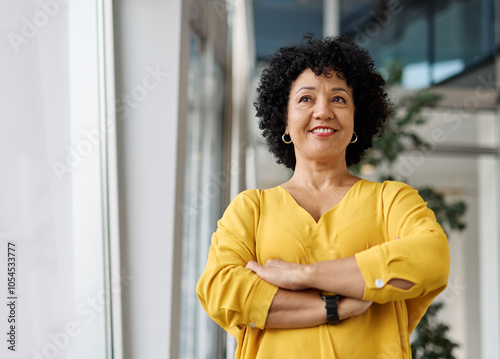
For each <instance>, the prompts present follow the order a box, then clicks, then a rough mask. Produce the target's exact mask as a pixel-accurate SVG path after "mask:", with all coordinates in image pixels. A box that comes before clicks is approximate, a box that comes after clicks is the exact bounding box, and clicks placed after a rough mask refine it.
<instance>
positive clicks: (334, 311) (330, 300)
mask: <svg viewBox="0 0 500 359" xmlns="http://www.w3.org/2000/svg"><path fill="white" fill-rule="evenodd" d="M321 298H323V300H324V301H325V303H326V305H325V308H326V323H327V324H338V323H339V322H340V319H339V310H338V304H339V303H338V300H339V298H340V296H339V295H322V296H321Z"/></svg>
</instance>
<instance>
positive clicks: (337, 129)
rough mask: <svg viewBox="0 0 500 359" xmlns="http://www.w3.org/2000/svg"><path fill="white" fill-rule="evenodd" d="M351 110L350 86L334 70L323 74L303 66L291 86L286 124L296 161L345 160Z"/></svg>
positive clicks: (351, 127)
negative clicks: (318, 74) (302, 70)
mask: <svg viewBox="0 0 500 359" xmlns="http://www.w3.org/2000/svg"><path fill="white" fill-rule="evenodd" d="M354 112H355V108H354V99H353V94H352V89H351V88H350V87H349V86H347V82H346V81H345V80H344V79H340V78H339V77H338V76H337V75H336V72H334V71H333V72H332V76H331V77H325V76H324V75H321V76H316V75H315V74H314V72H313V71H312V70H311V69H306V70H304V72H302V73H301V74H300V75H299V77H297V79H296V80H295V82H294V83H293V84H292V88H291V90H290V95H289V100H288V113H287V126H286V133H289V134H290V137H291V139H292V141H293V145H294V149H295V156H296V159H297V164H300V163H301V162H302V161H317V162H321V163H325V162H332V161H335V162H338V161H341V162H342V161H344V162H345V152H346V148H347V146H348V145H349V142H350V141H351V139H352V135H353V131H354Z"/></svg>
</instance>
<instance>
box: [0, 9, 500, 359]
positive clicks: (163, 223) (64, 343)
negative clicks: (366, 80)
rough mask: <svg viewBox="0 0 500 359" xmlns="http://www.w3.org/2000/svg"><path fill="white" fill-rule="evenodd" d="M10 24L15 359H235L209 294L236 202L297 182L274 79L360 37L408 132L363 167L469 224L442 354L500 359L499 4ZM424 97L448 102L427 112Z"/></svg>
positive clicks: (113, 13) (9, 195)
mask: <svg viewBox="0 0 500 359" xmlns="http://www.w3.org/2000/svg"><path fill="white" fill-rule="evenodd" d="M0 10H1V11H0V19H1V21H0V29H1V33H2V34H3V37H2V41H1V42H0V59H1V61H2V66H1V69H0V72H1V79H2V84H3V85H2V86H1V87H0V94H1V95H0V101H1V102H0V103H1V106H0V111H1V115H0V116H1V120H0V136H1V140H0V156H1V164H2V167H1V168H2V172H1V173H2V175H1V176H0V271H3V273H0V283H1V284H0V288H4V289H1V290H0V293H2V294H1V301H2V302H5V303H9V301H10V299H9V300H8V299H7V298H8V297H9V296H12V294H9V292H8V291H7V289H8V288H10V287H8V283H11V282H12V281H10V282H8V278H9V273H10V272H8V268H11V267H8V266H7V263H11V262H10V261H9V260H8V258H11V257H8V256H9V253H10V252H9V248H12V246H15V248H16V253H15V255H16V256H15V264H16V270H15V274H13V275H10V278H12V277H14V278H15V285H16V286H15V293H14V295H15V298H16V299H15V301H16V308H15V311H14V315H15V320H16V321H15V323H14V324H15V333H16V334H15V340H14V343H15V351H13V350H12V349H8V347H9V346H11V345H12V344H9V343H7V340H9V339H10V337H9V335H8V334H7V333H8V332H9V331H10V330H11V328H10V325H12V322H10V323H9V322H8V320H9V315H12V312H11V310H10V308H9V307H7V305H5V304H2V305H0V328H1V330H0V333H2V334H0V339H1V340H0V343H3V344H2V346H1V347H0V353H1V355H0V357H2V358H34V359H40V358H45V359H51V358H70V359H80V358H85V359H87V358H93V359H100V358H103V359H104V358H106V359H111V358H116V359H122V358H125V359H131V358H134V359H136V358H139V359H142V358H148V359H149V358H152V359H155V358H197V359H198V358H214V359H215V358H217V359H218V358H232V357H233V353H234V342H233V340H232V338H230V337H227V336H226V335H225V333H224V332H223V331H222V330H221V329H220V328H218V326H217V325H216V324H215V323H214V322H212V321H211V320H210V319H209V318H208V317H207V316H206V314H205V313H204V311H203V309H202V308H201V306H200V305H199V303H198V300H197V298H196V294H195V285H196V282H197V279H198V278H199V276H200V274H201V272H202V271H203V269H204V266H205V261H206V256H207V252H208V247H209V244H210V237H211V234H212V233H213V231H214V230H215V228H216V223H217V220H218V219H219V218H220V217H221V215H222V213H223V211H224V209H225V207H226V206H227V204H228V203H229V201H230V200H231V198H233V197H234V196H235V195H236V194H237V193H239V192H240V191H242V190H244V189H247V188H261V189H265V188H270V187H274V186H276V185H279V184H280V183H282V182H284V181H286V180H287V179H288V178H289V177H290V175H291V173H290V172H289V171H288V170H286V169H285V168H284V167H280V166H278V165H276V164H275V160H274V158H273V157H272V155H271V154H270V153H269V152H268V151H267V148H266V145H265V143H264V141H263V140H262V139H261V137H260V133H259V129H258V125H257V119H256V118H255V110H254V107H253V102H254V101H255V88H256V86H257V84H258V81H259V74H260V72H261V71H262V68H263V67H264V66H265V65H266V61H267V60H268V58H269V56H270V55H271V54H272V53H273V52H274V51H276V50H277V49H278V48H279V47H280V46H283V45H287V44H290V43H293V42H298V41H300V40H301V39H302V36H303V35H304V34H306V33H312V34H314V35H315V36H316V37H324V36H332V35H337V34H340V33H343V34H347V35H350V36H351V37H353V38H354V40H355V41H356V42H357V43H358V44H359V45H360V46H362V47H365V48H367V49H368V50H369V51H370V52H371V54H372V55H373V57H374V59H375V63H376V66H377V68H378V69H379V71H380V72H381V73H382V74H384V76H386V78H387V79H388V80H390V86H389V87H388V90H389V92H390V94H391V98H392V99H393V101H394V102H395V104H396V105H397V106H398V107H397V108H398V111H397V116H400V117H399V118H400V119H401V118H403V120H400V121H399V122H395V123H398V125H397V126H396V127H394V128H393V129H392V130H393V131H395V132H394V133H397V134H398V136H396V137H395V139H394V140H393V143H397V144H398V146H399V145H400V146H399V147H397V148H396V150H397V151H396V152H397V156H396V158H394V159H391V158H389V157H390V154H387V153H386V152H384V151H383V150H380V151H379V152H376V153H375V154H374V157H373V158H375V159H376V161H372V162H370V163H365V164H364V165H363V166H361V167H359V168H357V169H356V170H357V171H358V173H360V175H361V176H362V177H364V178H367V179H370V180H379V179H380V178H381V177H383V176H385V177H387V176H390V177H392V178H396V179H398V180H404V181H406V182H408V183H409V184H410V185H412V186H414V187H416V188H432V189H433V191H434V192H433V193H435V194H437V195H439V196H441V197H440V198H444V201H446V203H448V204H449V206H448V207H446V208H452V210H451V212H450V211H444V212H443V213H444V217H445V218H448V222H446V223H445V225H444V226H445V228H446V230H447V232H448V235H449V238H450V250H451V256H452V264H451V266H452V267H451V274H450V279H449V286H448V288H447V290H446V291H445V292H444V293H442V294H441V295H440V297H439V298H438V300H439V302H440V303H443V308H442V309H441V310H440V311H439V313H437V315H436V317H435V318H434V319H433V320H434V321H437V322H439V323H442V325H444V326H446V327H447V328H448V329H447V330H444V332H443V333H441V334H442V335H441V337H446V338H447V340H449V341H450V342H452V343H455V344H457V345H458V346H457V347H456V348H454V350H453V355H452V356H445V355H444V354H443V355H442V356H439V357H443V358H449V357H454V358H460V359H463V358H470V359H477V358H485V359H496V358H500V344H499V340H498V338H500V300H499V298H500V268H499V263H500V246H499V240H500V234H499V230H500V228H499V223H500V221H499V218H500V215H499V214H500V210H499V208H500V191H499V185H500V180H499V176H500V170H499V134H500V129H499V96H498V95H499V83H498V70H499V69H500V59H499V54H498V46H499V44H500V25H499V24H500V1H498V0H441V1H432V0H418V1H416V0H413V1H411V0H358V1H353V0H351V1H347V0H323V1H322V0H286V1H285V0H225V1H224V0H183V1H181V0H161V1H160V0H142V1H139V0H114V1H112V0H90V1H89V0H71V1H68V0H29V1H22V2H19V1H11V0H0ZM422 94H424V95H426V94H431V95H432V96H434V97H433V98H434V100H432V101H430V102H425V103H419V102H418V101H416V102H415V101H413V102H412V100H411V99H413V100H415V99H418V98H420V97H418V96H422ZM408 99H410V100H408ZM415 103H417V105H415V106H416V109H415V106H413V107H411V104H415ZM408 104H410V105H408ZM412 111H413V112H412ZM415 111H417V112H416V113H417V115H418V116H417V117H418V118H416V119H415V118H414V119H413V120H412V121H405V120H404V118H405V117H404V116H405V114H408V113H414V112H415ZM401 116H402V117H401ZM407 122H408V123H407ZM415 138H417V139H419V140H421V142H425V144H424V145H422V143H421V142H419V141H415ZM453 203H461V204H462V205H463V207H460V208H463V209H464V208H466V210H462V211H460V210H456V211H455V212H457V211H458V212H460V213H459V215H458V216H459V217H460V221H461V224H462V226H460V225H458V226H457V225H453V220H451V221H450V220H449V218H455V217H453V216H454V215H456V213H454V212H453ZM455 224H456V223H455ZM11 272H12V271H11ZM11 319H12V318H11ZM440 328H441V329H442V328H443V327H440Z"/></svg>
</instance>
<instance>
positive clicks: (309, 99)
mask: <svg viewBox="0 0 500 359" xmlns="http://www.w3.org/2000/svg"><path fill="white" fill-rule="evenodd" d="M300 102H311V98H310V97H309V96H302V97H301V98H300V99H299V103H300Z"/></svg>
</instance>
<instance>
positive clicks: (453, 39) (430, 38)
mask: <svg viewBox="0 0 500 359" xmlns="http://www.w3.org/2000/svg"><path fill="white" fill-rule="evenodd" d="M341 3H342V12H341V32H342V33H346V34H348V35H350V36H352V37H353V38H354V39H355V40H356V42H357V43H358V44H360V45H361V46H363V47H366V48H367V49H368V50H369V51H370V52H371V53H372V55H373V56H374V58H375V60H376V64H377V66H378V67H382V66H383V65H384V63H385V62H386V61H387V60H398V61H399V62H400V63H401V65H402V66H403V85H404V86H406V87H411V88H420V87H426V86H429V85H433V84H436V83H439V82H441V81H443V80H446V79H449V78H450V77H453V76H455V75H457V74H460V73H461V72H463V71H466V70H469V69H473V68H475V67H478V66H481V65H483V64H484V63H485V62H487V61H492V59H493V50H494V38H493V34H494V32H493V24H494V18H493V17H494V12H493V1H491V0H459V1H457V0H446V1H431V0H426V1H419V2H415V1H413V2H412V1H409V0H402V1H398V0H391V1H381V0H358V1H346V0H344V1H342V2H341Z"/></svg>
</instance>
